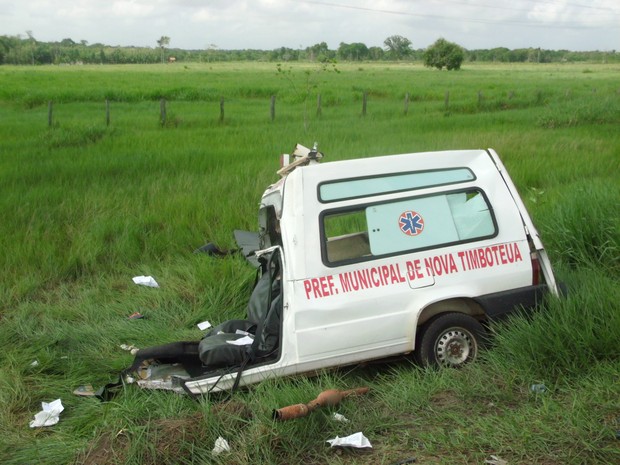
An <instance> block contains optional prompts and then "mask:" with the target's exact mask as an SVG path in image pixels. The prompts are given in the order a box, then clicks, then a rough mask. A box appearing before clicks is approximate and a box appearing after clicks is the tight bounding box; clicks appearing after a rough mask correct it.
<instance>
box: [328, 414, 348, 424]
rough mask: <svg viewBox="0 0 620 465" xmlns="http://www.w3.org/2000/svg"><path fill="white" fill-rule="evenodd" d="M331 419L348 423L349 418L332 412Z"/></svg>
mask: <svg viewBox="0 0 620 465" xmlns="http://www.w3.org/2000/svg"><path fill="white" fill-rule="evenodd" d="M332 419H333V420H334V421H339V422H341V423H349V419H348V418H347V417H345V416H344V415H342V414H341V413H336V412H334V414H333V415H332Z"/></svg>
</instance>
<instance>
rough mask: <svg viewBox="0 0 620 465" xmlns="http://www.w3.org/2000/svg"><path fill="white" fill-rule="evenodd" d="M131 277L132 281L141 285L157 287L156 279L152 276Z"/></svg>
mask: <svg viewBox="0 0 620 465" xmlns="http://www.w3.org/2000/svg"><path fill="white" fill-rule="evenodd" d="M132 279H133V282H134V283H136V284H139V285H141V286H148V287H159V284H157V281H155V279H153V277H152V276H134V277H133V278H132Z"/></svg>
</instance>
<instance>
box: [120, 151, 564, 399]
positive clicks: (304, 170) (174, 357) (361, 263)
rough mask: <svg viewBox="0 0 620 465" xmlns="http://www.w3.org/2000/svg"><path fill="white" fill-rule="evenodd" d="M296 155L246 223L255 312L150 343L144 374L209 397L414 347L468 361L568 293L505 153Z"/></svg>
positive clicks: (241, 236)
mask: <svg viewBox="0 0 620 465" xmlns="http://www.w3.org/2000/svg"><path fill="white" fill-rule="evenodd" d="M292 155H293V157H294V161H292V163H290V164H287V165H285V166H284V167H283V168H282V169H281V170H280V171H279V172H278V173H279V174H280V175H281V179H280V180H279V181H278V182H277V183H275V184H273V185H272V186H270V187H269V188H268V189H267V190H266V191H265V193H264V194H263V196H262V199H261V204H260V209H259V212H258V219H259V230H258V232H257V233H247V232H239V231H237V232H236V236H237V240H238V242H240V243H241V245H242V247H243V250H244V252H245V253H246V255H249V256H250V257H251V258H253V259H254V260H255V263H256V264H257V265H258V266H259V268H260V274H259V275H260V278H258V279H257V283H256V286H255V288H254V291H253V293H252V296H251V298H250V301H249V303H248V308H247V315H246V316H245V319H242V320H232V321H226V322H223V323H222V324H220V325H218V326H216V327H214V328H211V329H210V330H209V331H208V332H207V334H206V335H205V337H204V338H203V339H202V340H201V341H191V342H178V343H173V344H166V345H161V346H156V347H151V348H147V349H143V350H140V351H139V352H138V353H137V354H136V359H135V361H134V364H133V366H132V367H131V368H130V370H129V371H130V372H132V376H133V378H134V379H135V380H137V383H138V384H140V385H142V386H144V387H150V388H163V389H172V390H177V391H186V392H188V393H191V394H205V393H209V392H214V391H219V390H226V389H231V388H233V387H236V386H237V385H247V384H251V383H255V382H258V381H261V380H263V379H266V378H272V377H279V376H287V375H293V374H297V373H306V372H313V371H316V370H321V369H327V368H332V367H338V366H343V365H350V364H355V363H358V362H364V361H369V360H376V359H382V358H385V357H388V356H393V355H398V354H408V353H412V354H413V356H414V357H415V358H416V359H417V360H418V361H419V362H421V363H423V364H438V365H445V366H453V367H458V366H460V365H463V364H465V363H467V362H469V361H471V360H473V359H475V358H476V356H477V354H478V352H479V349H480V346H481V344H482V342H483V338H484V334H485V326H484V324H485V322H488V321H489V320H492V319H495V318H500V317H502V316H504V315H507V314H509V313H510V312H511V311H513V310H514V309H515V308H521V307H534V306H535V305H536V304H537V303H540V302H541V300H542V298H543V296H544V295H545V294H547V293H551V294H553V295H557V294H558V288H557V286H556V282H555V278H554V275H553V271H552V268H551V265H550V263H549V259H548V257H547V254H546V252H545V250H544V248H543V244H542V242H541V240H540V238H539V235H538V232H537V231H536V229H535V228H534V225H533V224H532V221H531V219H530V217H529V215H528V213H527V211H526V209H525V206H524V204H523V202H522V201H521V199H520V197H519V195H518V193H517V190H516V188H515V186H514V184H513V182H512V180H511V179H510V177H509V176H508V173H507V172H506V169H505V168H504V166H503V164H502V162H501V161H500V159H499V157H498V155H497V154H496V153H495V152H494V151H493V150H491V149H489V150H457V151H444V152H427V153H409V154H402V155H390V156H381V157H375V158H363V159H356V160H347V161H335V162H328V163H319V160H320V159H321V158H322V154H321V153H320V152H318V151H317V150H316V147H315V148H314V149H312V150H310V149H307V148H305V147H302V146H299V145H298V146H297V147H296V149H295V151H294V152H293V154H292Z"/></svg>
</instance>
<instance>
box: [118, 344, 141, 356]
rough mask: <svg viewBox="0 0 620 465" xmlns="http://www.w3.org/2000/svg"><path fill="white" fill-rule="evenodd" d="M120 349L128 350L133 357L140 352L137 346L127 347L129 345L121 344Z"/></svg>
mask: <svg viewBox="0 0 620 465" xmlns="http://www.w3.org/2000/svg"><path fill="white" fill-rule="evenodd" d="M119 347H120V348H121V349H123V350H126V351H127V352H129V353H131V355H136V354H137V353H138V351H139V350H140V349H138V348H137V347H136V346H132V345H127V344H121V345H120V346H119Z"/></svg>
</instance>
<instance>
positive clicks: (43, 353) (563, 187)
mask: <svg viewBox="0 0 620 465" xmlns="http://www.w3.org/2000/svg"><path fill="white" fill-rule="evenodd" d="M338 68H339V71H340V72H339V73H335V72H322V71H321V70H318V71H317V69H316V67H315V66H314V65H304V66H298V67H293V69H292V70H291V73H290V74H289V75H288V78H287V79H284V78H282V77H279V76H278V72H277V70H276V65H275V64H256V65H252V66H248V65H247V64H229V65H221V64H218V65H213V66H210V65H204V66H198V65H196V66H194V65H192V66H190V67H188V68H183V67H170V66H152V67H151V66H143V67H140V66H127V67H107V66H102V67H94V66H93V67H83V68H82V67H80V68H72V67H66V68H48V67H41V68H36V69H33V68H18V67H2V68H1V69H0V78H1V79H2V82H3V86H2V88H1V89H0V117H1V118H2V125H0V214H1V218H2V221H1V222H0V247H1V249H2V254H0V269H2V273H3V275H2V280H1V281H0V343H1V344H2V347H3V351H2V353H1V354H0V367H1V369H0V405H1V406H2V407H0V428H1V429H2V431H3V432H4V434H3V435H2V436H1V437H0V461H1V462H2V463H15V464H17V463H50V464H52V463H53V464H56V463H119V464H120V463H134V464H140V463H209V462H216V463H299V462H307V463H393V462H396V461H398V460H402V459H403V458H406V457H410V456H412V455H413V456H416V457H418V461H419V462H420V463H422V462H423V461H424V460H426V461H427V462H432V463H445V464H453V463H482V462H483V461H484V460H485V459H486V458H488V457H489V455H491V454H495V455H499V456H501V457H502V458H504V459H506V460H508V461H509V463H511V464H512V463H515V464H518V463H523V464H525V463H550V464H552V463H553V464H555V463H557V464H560V463H561V464H582V463H601V464H612V463H617V462H618V460H620V456H619V453H618V448H617V440H616V439H614V434H615V431H616V430H617V428H618V426H617V424H616V419H617V418H618V417H620V407H619V406H618V401H617V399H618V396H619V394H620V392H619V390H620V388H619V386H620V383H618V378H617V373H618V372H620V366H619V363H620V362H619V360H618V357H617V352H618V351H617V347H616V346H617V341H618V340H619V339H620V321H619V320H618V315H620V311H619V309H618V302H620V295H618V286H617V282H618V278H619V271H620V270H619V269H618V255H619V253H618V250H619V246H618V243H619V237H618V231H619V230H620V229H619V224H618V216H619V215H618V205H619V203H620V191H619V190H618V185H619V181H620V179H619V173H620V170H619V169H618V168H619V161H620V160H619V158H618V154H619V153H620V136H619V135H618V131H617V125H618V123H619V122H620V121H619V116H618V108H619V104H618V95H617V80H616V77H617V67H613V66H600V67H599V66H596V67H592V66H591V65H590V69H589V70H590V71H591V72H588V73H583V72H582V71H583V68H581V67H578V66H572V65H571V66H560V65H553V66H523V67H516V66H515V67H513V66H501V67H493V66H476V67H472V68H470V69H464V70H463V72H461V73H440V72H436V71H431V70H426V69H423V68H421V67H420V66H411V65H406V66H405V65H381V66H376V65H366V64H364V65H362V66H361V67H360V66H355V67H353V66H348V65H346V64H345V65H338ZM360 68H361V69H360ZM308 70H309V71H310V74H308V72H307V71H308ZM309 76H310V78H309ZM291 80H292V82H291ZM593 88H596V92H593ZM308 89H309V90H308ZM307 90H308V92H307V94H304V92H306V91H307ZM364 91H367V92H368V95H369V101H368V113H367V116H366V117H362V116H361V100H360V99H361V95H362V94H363V92H364ZM446 91H449V92H450V102H449V108H448V109H447V110H446V108H445V100H444V99H445V92H446ZM319 92H320V93H321V95H322V96H323V100H322V102H323V105H324V107H323V111H322V114H321V116H320V117H319V116H317V115H316V113H315V111H314V108H312V107H313V105H314V102H316V100H315V98H316V96H317V94H318V93H319ZM405 92H410V94H411V103H410V107H409V112H408V114H407V115H405V114H404V112H403V99H404V94H405ZM478 92H480V93H481V95H482V100H480V101H479V100H478ZM271 95H277V110H276V119H275V121H271V119H270V116H269V97H270V96H271ZM222 96H223V97H225V105H226V107H225V108H226V116H225V119H224V121H223V122H220V120H219V99H220V97H222ZM161 97H166V98H167V99H168V100H169V101H168V114H169V117H170V119H171V120H172V121H173V122H174V124H170V125H168V126H166V127H162V126H161V124H160V122H159V99H160V98H161ZM105 98H109V99H110V100H112V103H111V124H110V126H109V127H108V126H106V125H105V113H104V112H105V107H104V100H105ZM49 100H52V101H54V102H55V104H54V124H53V126H52V127H51V128H50V127H47V102H48V101H49ZM314 141H318V142H319V144H320V148H321V149H322V150H323V151H324V152H325V153H326V156H327V159H328V160H329V159H332V160H336V159H346V158H355V157H367V156H374V155H380V154H389V153H402V152H411V151H423V150H435V149H450V148H480V147H483V148H484V147H493V148H495V149H497V151H498V152H499V153H500V155H501V156H502V159H503V160H504V163H505V164H506V166H507V167H508V169H509V171H510V174H511V176H512V177H513V179H514V180H515V182H516V184H517V187H518V189H519V190H520V192H521V194H522V196H523V197H524V199H525V202H526V203H527V205H528V208H529V209H530V211H531V212H532V214H533V216H534V219H535V223H536V224H537V226H538V229H539V231H540V232H541V234H542V238H543V241H544V242H545V244H546V245H547V248H548V250H549V253H550V255H551V257H552V261H553V263H554V266H555V267H556V270H557V272H558V278H559V279H560V280H562V281H565V282H567V283H568V287H569V295H568V298H567V299H565V300H561V301H553V300H552V301H550V302H549V305H548V306H547V308H546V309H545V310H544V311H543V310H541V311H540V312H537V313H535V314H534V315H532V316H530V317H529V318H515V319H514V320H513V321H511V322H510V324H506V325H501V326H497V327H494V333H495V337H494V343H493V347H492V348H491V349H490V350H489V351H487V352H486V353H485V355H484V357H483V359H482V360H480V362H479V363H476V364H473V365H471V366H469V367H466V368H465V369H464V370H461V371H457V372H454V371H438V372H435V371H424V370H420V369H418V368H417V367H414V366H413V365H411V364H410V363H409V362H408V361H403V362H401V363H395V364H391V365H386V366H384V365H373V366H370V367H366V368H364V369H359V368H358V369H355V370H351V371H347V370H342V371H340V372H336V373H330V374H322V375H320V376H317V377H314V378H299V379H285V380H273V381H269V382H265V383H262V384H259V385H257V386H255V387H253V388H252V389H250V390H247V391H244V392H240V393H238V394H236V395H235V396H234V397H233V398H232V399H228V398H226V397H225V396H220V397H212V398H205V399H202V400H201V401H200V402H195V401H193V400H191V399H189V398H187V397H179V396H176V395H171V394H169V393H160V392H150V391H140V390H138V389H135V386H127V387H126V388H125V389H124V390H122V393H121V395H119V396H117V398H115V400H114V402H111V403H100V402H98V401H96V400H93V399H83V398H78V397H76V396H73V395H71V391H72V390H73V389H74V388H75V387H77V386H78V385H80V384H85V383H92V384H93V385H95V386H97V387H98V386H101V385H103V384H105V383H106V382H108V381H109V380H110V379H111V378H113V377H114V375H115V374H116V373H117V372H118V371H120V370H121V369H123V368H124V367H126V366H127V365H129V364H130V363H131V359H132V357H131V356H130V354H129V353H127V352H125V351H123V350H121V349H120V348H119V346H120V345H121V344H134V345H136V346H138V347H146V346H151V345H156V344H161V343H166V342H171V341H175V340H192V339H198V338H200V336H201V333H200V331H199V330H198V329H197V328H196V324H197V323H198V322H200V321H203V320H205V319H208V320H210V321H211V322H213V323H214V324H215V323H219V322H221V321H224V320H227V319H230V318H231V317H239V316H241V315H242V314H243V312H244V307H245V303H246V301H247V297H248V293H249V287H250V286H251V283H252V281H253V278H254V274H253V273H254V272H253V270H252V269H251V268H250V267H249V266H248V265H246V264H245V263H244V261H243V260H242V259H241V258H239V257H229V258H226V259H224V260H215V259H212V258H210V257H207V256H205V255H202V254H194V253H193V251H194V250H195V249H196V248H197V247H199V246H201V245H203V244H205V243H206V242H209V241H213V242H216V243H218V244H219V245H221V246H222V247H226V248H230V247H234V243H233V238H232V234H231V232H232V230H233V229H235V228H239V229H250V230H253V229H256V210H257V208H256V207H257V201H258V199H259V197H260V194H261V193H262V191H263V189H264V188H265V187H266V186H267V185H268V184H269V183H271V182H274V181H276V180H277V179H278V176H277V175H276V174H275V171H276V170H277V168H278V157H277V156H278V155H279V154H280V153H282V152H288V151H290V150H291V149H292V148H293V146H294V144H295V143H297V142H301V143H305V144H306V145H309V144H312V143H313V142H314ZM142 274H144V275H152V276H154V277H155V278H156V280H157V281H158V282H159V283H160V286H161V287H160V288H159V289H150V288H142V287H138V286H135V285H134V284H133V283H132V281H131V277H132V276H135V275H142ZM135 311H139V312H141V313H142V314H143V315H144V316H145V318H144V319H142V320H129V319H128V318H127V317H128V316H129V315H130V314H132V313H133V312H135ZM35 360H36V361H37V362H38V365H37V364H35V365H34V366H33V365H32V362H33V361H35ZM533 383H544V384H545V385H546V386H547V387H548V390H547V391H546V392H545V393H542V394H535V393H532V392H531V391H530V389H529V388H530V385H531V384H533ZM359 385H368V386H370V387H371V392H370V393H369V394H368V395H367V396H364V397H362V398H359V399H354V400H353V399H351V400H346V401H345V402H343V403H342V405H341V406H340V407H338V408H337V410H338V411H339V412H341V413H344V414H345V416H346V417H348V418H349V419H350V420H351V423H349V424H340V423H336V422H333V421H332V420H331V418H330V414H331V413H333V411H334V410H336V409H332V410H329V409H328V410H325V411H319V412H315V413H314V414H313V415H312V416H310V417H308V418H306V419H304V420H301V421H297V422H288V423H274V422H273V421H272V420H271V410H272V409H273V408H277V407H281V406H284V405H288V404H292V403H298V402H303V401H307V400H310V399H312V398H314V397H315V396H316V394H317V393H318V392H320V391H321V390H324V389H327V388H349V387H357V386H359ZM59 397H60V398H62V400H63V403H64V404H65V406H66V410H65V412H63V414H62V415H61V420H60V422H59V424H58V425H56V426H55V427H53V428H49V429H46V430H31V429H29V428H28V422H29V421H30V420H31V419H32V417H33V415H34V414H35V413H36V412H37V411H38V410H39V409H40V402H41V401H46V402H47V401H50V400H53V399H55V398H59ZM358 430H362V431H364V433H365V434H366V435H367V436H368V437H369V439H370V440H371V442H372V443H373V445H374V449H373V452H370V453H357V452H347V451H344V452H342V453H341V454H340V455H338V454H337V453H335V452H334V451H333V450H331V449H329V448H327V447H326V445H325V442H324V441H325V440H326V439H328V438H331V437H334V436H336V435H340V436H343V435H345V434H349V433H353V432H355V431H358ZM220 435H221V436H224V437H226V438H227V439H228V440H229V441H230V443H231V446H232V449H233V451H232V452H231V454H229V455H225V456H221V457H219V458H213V457H212V456H211V448H212V447H213V442H214V441H215V439H216V438H217V437H218V436H220Z"/></svg>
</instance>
